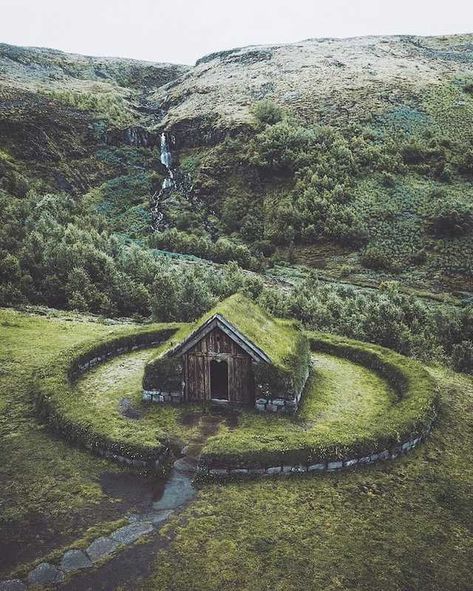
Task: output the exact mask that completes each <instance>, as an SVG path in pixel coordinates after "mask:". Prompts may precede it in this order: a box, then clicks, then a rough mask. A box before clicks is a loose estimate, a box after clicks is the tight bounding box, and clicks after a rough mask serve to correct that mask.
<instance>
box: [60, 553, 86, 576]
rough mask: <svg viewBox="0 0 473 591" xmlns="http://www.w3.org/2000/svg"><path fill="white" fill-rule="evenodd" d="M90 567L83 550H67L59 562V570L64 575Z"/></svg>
mask: <svg viewBox="0 0 473 591" xmlns="http://www.w3.org/2000/svg"><path fill="white" fill-rule="evenodd" d="M91 566H92V562H91V561H90V559H89V558H88V556H87V555H86V554H85V552H84V551H83V550H68V551H67V552H66V553H65V554H64V556H63V557H62V560H61V569H62V570H63V571H65V572H66V573H70V572H74V571H76V570H80V569H82V568H90V567H91Z"/></svg>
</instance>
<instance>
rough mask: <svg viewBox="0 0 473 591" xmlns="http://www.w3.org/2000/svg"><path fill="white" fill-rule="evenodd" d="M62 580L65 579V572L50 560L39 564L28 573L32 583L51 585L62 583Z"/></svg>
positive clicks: (29, 580) (29, 581)
mask: <svg viewBox="0 0 473 591" xmlns="http://www.w3.org/2000/svg"><path fill="white" fill-rule="evenodd" d="M62 581H64V573H63V572H62V571H60V570H59V569H58V568H57V567H56V566H53V565H52V564H49V563H48V562H42V563H41V564H38V566H37V567H36V568H35V569H34V570H32V571H31V572H30V574H29V575H28V583H29V584H30V585H51V584H52V583H62Z"/></svg>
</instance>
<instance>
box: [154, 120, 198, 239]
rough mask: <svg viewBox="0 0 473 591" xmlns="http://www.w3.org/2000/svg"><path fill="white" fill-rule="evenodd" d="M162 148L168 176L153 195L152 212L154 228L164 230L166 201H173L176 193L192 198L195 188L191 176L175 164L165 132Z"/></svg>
mask: <svg viewBox="0 0 473 591" xmlns="http://www.w3.org/2000/svg"><path fill="white" fill-rule="evenodd" d="M160 149H161V151H160V157H159V158H160V161H161V164H162V165H163V166H164V167H165V168H166V171H167V176H166V178H165V179H164V180H163V183H162V185H161V189H160V190H159V191H157V192H156V193H155V194H154V195H153V197H152V201H151V212H152V228H153V230H163V229H165V228H166V215H165V210H166V207H165V203H166V202H167V201H168V200H169V201H170V202H171V201H172V199H171V198H173V197H174V196H175V195H180V196H181V197H182V196H184V197H185V198H186V199H191V198H192V197H191V196H192V189H193V186H192V178H191V176H190V175H189V174H184V173H183V172H182V171H180V170H179V168H176V167H174V166H173V157H172V153H171V150H170V147H169V141H168V138H167V136H166V134H165V133H164V132H163V133H161V141H160Z"/></svg>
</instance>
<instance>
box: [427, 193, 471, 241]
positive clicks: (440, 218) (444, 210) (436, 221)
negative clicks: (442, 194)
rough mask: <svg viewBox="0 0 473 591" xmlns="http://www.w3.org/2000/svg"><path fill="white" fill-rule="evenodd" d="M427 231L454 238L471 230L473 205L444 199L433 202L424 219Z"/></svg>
mask: <svg viewBox="0 0 473 591" xmlns="http://www.w3.org/2000/svg"><path fill="white" fill-rule="evenodd" d="M426 225H427V229H428V231H429V232H430V233H431V234H433V235H435V236H446V237H450V238H454V237H456V236H462V235H464V234H467V233H468V232H470V231H472V230H473V205H471V204H469V203H464V202H463V201H460V200H455V199H452V198H450V199H446V200H445V201H440V202H438V203H436V204H435V206H434V208H433V211H432V212H431V213H430V214H429V216H428V217H427V220H426Z"/></svg>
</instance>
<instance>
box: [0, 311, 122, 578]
mask: <svg viewBox="0 0 473 591" xmlns="http://www.w3.org/2000/svg"><path fill="white" fill-rule="evenodd" d="M120 328H121V327H120V325H107V324H105V323H102V322H99V321H88V320H86V319H85V318H84V317H81V316H74V315H72V314H71V315H65V314H61V315H55V314H53V313H49V314H48V315H47V316H46V315H45V316H39V315H34V314H25V313H20V312H15V311H13V310H0V343H1V346H0V367H1V372H0V410H1V413H0V439H1V448H0V449H1V463H0V499H1V501H0V541H1V542H0V546H1V550H0V572H1V573H6V572H8V571H9V570H10V569H11V567H13V566H14V565H17V564H19V563H22V562H25V561H30V560H32V559H34V558H36V557H38V556H42V555H43V554H46V553H47V552H49V551H50V550H53V549H54V548H56V547H58V546H61V545H63V544H67V543H68V542H70V541H73V540H75V539H77V538H78V537H80V536H81V535H83V534H85V532H86V530H87V529H88V528H89V527H90V526H93V525H96V524H97V523H100V522H104V521H110V520H116V519H118V518H121V517H122V512H123V507H124V504H125V499H123V498H120V497H117V496H115V495H107V494H106V493H105V492H104V491H103V489H102V487H101V485H100V481H101V477H102V475H103V473H104V472H107V473H110V472H112V473H117V474H120V473H122V470H121V469H120V468H118V467H116V466H115V465H114V464H111V463H110V462H107V461H105V460H100V459H97V458H95V457H93V456H91V455H90V454H89V453H87V452H84V451H81V450H79V449H75V448H73V447H71V446H70V445H68V444H67V443H66V442H64V441H62V440H60V439H58V438H56V437H54V436H52V435H51V434H50V433H48V432H47V430H46V429H45V427H44V426H43V425H41V424H40V423H38V421H37V420H36V416H35V413H34V409H33V404H32V400H31V399H30V397H29V390H28V383H29V379H30V375H31V372H32V371H33V370H34V369H35V368H37V367H41V366H42V365H44V364H47V363H49V362H50V361H51V359H53V358H54V357H55V356H57V354H58V353H59V352H60V351H61V350H63V349H67V348H69V347H71V346H72V345H74V344H76V343H79V342H81V341H85V340H88V339H91V338H94V337H97V336H99V335H107V334H110V335H111V334H113V333H114V332H115V331H116V330H117V329H120Z"/></svg>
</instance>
